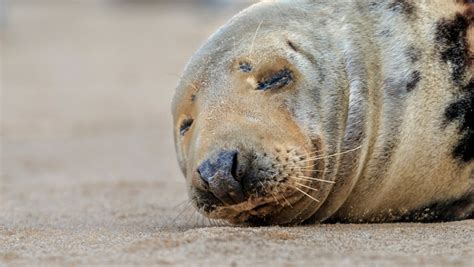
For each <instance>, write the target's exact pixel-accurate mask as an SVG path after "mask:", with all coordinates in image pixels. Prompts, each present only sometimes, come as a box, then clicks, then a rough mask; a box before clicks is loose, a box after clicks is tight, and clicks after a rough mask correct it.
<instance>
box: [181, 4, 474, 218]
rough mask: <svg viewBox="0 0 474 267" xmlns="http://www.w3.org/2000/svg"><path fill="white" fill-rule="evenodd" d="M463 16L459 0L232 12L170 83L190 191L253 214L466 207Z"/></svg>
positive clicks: (226, 214) (379, 214) (377, 214)
mask: <svg viewBox="0 0 474 267" xmlns="http://www.w3.org/2000/svg"><path fill="white" fill-rule="evenodd" d="M473 20H474V4H472V2H471V1H455V0H453V1H450V0H434V1H415V0H370V1H366V0H353V1H318V0H312V1H310V0H307V1H265V2H261V3H257V4H255V5H253V6H251V7H249V8H248V9H246V10H244V11H242V12H241V13H239V14H238V15H236V16H235V17H234V18H232V19H231V20H230V21H229V22H228V23H227V24H226V25H224V26H223V27H222V28H220V29H219V30H218V31H217V32H216V33H215V34H213V35H212V36H211V37H210V39H209V40H208V41H207V42H206V43H205V44H204V45H203V46H202V47H201V48H200V49H199V50H198V52H197V53H196V54H195V55H194V56H193V57H192V58H191V60H190V62H189V63H188V65H187V67H186V69H185V71H184V74H183V76H182V77H181V79H180V81H179V84H178V86H177V89H176V95H175V97H174V100H173V104H172V112H173V118H174V129H173V131H174V137H175V145H176V151H177V158H178V162H179V164H180V167H181V169H182V171H183V173H184V176H185V178H186V182H187V189H188V194H189V197H190V200H191V201H192V203H193V204H194V206H195V207H196V208H197V209H198V211H199V212H201V213H202V214H204V215H205V216H207V217H209V218H212V219H224V220H227V221H229V222H232V223H249V224H257V225H262V224H263V225H268V224H270V225H275V224H280V225H287V224H299V223H317V222H389V221H426V222H428V221H445V220H460V219H467V218H473V211H474V201H473V200H474V171H473V170H474V77H473V76H474V69H473V68H474V67H473V55H474V26H473V25H474V24H473Z"/></svg>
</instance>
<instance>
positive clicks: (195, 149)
mask: <svg viewBox="0 0 474 267" xmlns="http://www.w3.org/2000/svg"><path fill="white" fill-rule="evenodd" d="M280 5H282V3H280ZM285 10H291V12H289V13H288V14H291V15H288V14H287V16H289V17H288V20H274V19H272V18H273V17H275V16H282V14H281V9H280V7H279V6H276V5H275V4H272V3H260V4H257V5H255V6H253V7H251V8H250V9H247V10H246V11H244V12H242V13H240V14H239V15H237V16H236V17H234V18H233V19H232V20H231V21H230V22H229V23H228V24H227V25H225V26H224V27H223V28H221V29H220V30H219V31H218V32H217V33H216V34H214V35H213V36H211V38H210V39H209V40H208V41H207V42H206V44H205V45H204V46H203V47H202V48H201V49H200V50H199V51H198V52H197V53H196V54H195V55H194V57H193V58H192V59H191V61H190V62H189V64H188V66H187V67H186V70H185V72H184V75H183V76H182V78H181V80H180V82H179V85H178V88H177V93H176V95H175V98H174V101H173V115H174V136H175V144H176V151H177V155H178V161H179V163H180V166H181V169H182V171H183V173H184V175H185V177H186V182H187V188H188V193H189V196H190V199H191V200H192V202H193V204H194V205H195V207H196V208H197V209H198V210H199V211H200V212H201V213H203V214H205V215H206V216H208V217H210V218H215V219H225V220H228V221H230V222H234V223H244V222H248V223H253V224H293V223H300V222H302V221H305V220H306V219H308V218H309V217H310V216H312V215H313V214H314V213H315V211H316V210H317V209H318V207H319V206H320V205H321V203H322V202H323V201H324V199H325V198H326V197H327V195H328V193H329V191H330V190H331V187H332V186H333V183H334V181H333V180H334V177H333V176H331V174H330V173H327V171H326V170H327V168H328V166H330V164H331V162H332V161H330V160H329V161H328V158H327V157H326V156H327V155H328V153H329V152H330V151H331V150H330V149H331V148H332V147H336V146H335V145H334V144H333V143H331V142H332V141H331V140H333V139H334V138H331V140H329V139H328V138H325V137H324V136H330V135H332V136H340V135H341V133H340V132H341V131H342V130H341V129H339V128H338V123H337V122H333V123H331V127H327V126H324V127H323V125H326V124H327V120H332V121H339V119H338V118H337V117H333V118H331V117H328V116H325V115H326V113H331V114H339V113H340V114H343V113H344V112H343V110H341V112H334V110H331V111H330V110H326V109H325V108H322V107H321V98H322V95H324V97H325V99H326V101H327V103H326V104H327V105H325V106H328V107H333V108H331V109H336V110H337V109H344V108H343V107H344V103H342V102H341V101H344V100H345V101H347V97H344V96H345V92H344V90H342V89H339V88H346V87H347V86H346V85H347V80H346V78H345V77H344V75H343V73H341V71H340V70H341V69H343V68H341V64H342V63H341V62H339V61H338V60H336V59H337V58H338V56H337V53H339V52H338V48H337V47H333V46H332V42H331V38H336V37H335V36H331V35H329V36H327V33H326V34H324V35H325V39H324V41H321V42H318V43H315V42H314V41H312V42H310V41H308V40H309V39H310V38H313V39H314V36H318V34H319V35H321V34H322V33H323V32H324V27H323V26H322V27H321V28H320V29H315V28H314V27H313V26H311V25H310V22H305V21H304V20H303V19H301V18H304V17H307V16H309V14H307V13H306V11H305V10H304V8H301V6H300V7H299V8H296V7H292V6H291V5H290V4H287V5H285ZM312 23H314V22H312ZM313 25H314V24H313ZM311 43H315V44H314V45H313V44H312V45H308V44H311ZM323 51H324V52H323ZM328 51H329V52H328ZM322 65H324V66H325V67H324V70H323V69H322V68H321V66H322ZM335 81H337V82H335ZM323 88H325V89H323ZM341 107H342V108H341ZM323 129H324V130H323ZM336 139H337V138H336ZM323 151H326V153H323ZM329 154H330V153H329Z"/></svg>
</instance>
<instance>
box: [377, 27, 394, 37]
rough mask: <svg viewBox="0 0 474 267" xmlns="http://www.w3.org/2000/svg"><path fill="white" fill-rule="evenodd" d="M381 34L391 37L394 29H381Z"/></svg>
mask: <svg viewBox="0 0 474 267" xmlns="http://www.w3.org/2000/svg"><path fill="white" fill-rule="evenodd" d="M379 36H383V37H390V36H392V31H391V30H390V29H384V30H382V31H380V33H379Z"/></svg>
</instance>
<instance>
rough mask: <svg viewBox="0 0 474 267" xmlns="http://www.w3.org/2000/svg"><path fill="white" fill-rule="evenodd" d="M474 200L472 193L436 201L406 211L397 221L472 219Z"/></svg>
mask: <svg viewBox="0 0 474 267" xmlns="http://www.w3.org/2000/svg"><path fill="white" fill-rule="evenodd" d="M472 201H473V196H472V195H471V196H465V197H462V198H460V199H452V200H445V201H439V202H435V203H432V204H430V205H428V206H426V207H423V208H420V209H417V210H414V211H410V212H408V213H405V214H403V215H402V216H401V218H400V219H399V220H397V221H401V222H403V221H404V222H423V223H433V222H445V221H456V220H464V219H472V218H473V216H474V214H473V210H472V208H469V206H470V205H471V204H472Z"/></svg>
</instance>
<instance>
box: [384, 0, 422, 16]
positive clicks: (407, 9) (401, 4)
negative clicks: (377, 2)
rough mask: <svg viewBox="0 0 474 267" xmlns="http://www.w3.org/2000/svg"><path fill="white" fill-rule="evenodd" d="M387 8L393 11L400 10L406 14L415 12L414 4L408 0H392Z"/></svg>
mask: <svg viewBox="0 0 474 267" xmlns="http://www.w3.org/2000/svg"><path fill="white" fill-rule="evenodd" d="M388 8H389V9H390V10H392V11H395V12H401V13H403V14H406V15H412V14H413V13H415V6H414V5H413V3H411V2H410V1H408V0H394V1H392V2H391V3H390V4H389V5H388Z"/></svg>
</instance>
